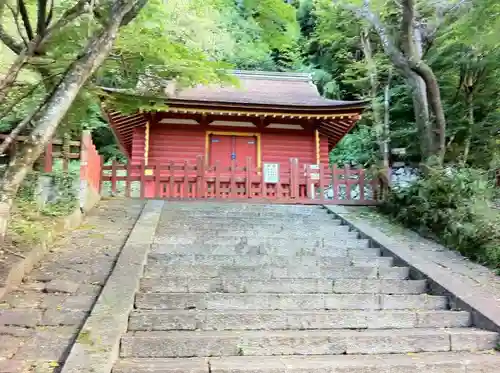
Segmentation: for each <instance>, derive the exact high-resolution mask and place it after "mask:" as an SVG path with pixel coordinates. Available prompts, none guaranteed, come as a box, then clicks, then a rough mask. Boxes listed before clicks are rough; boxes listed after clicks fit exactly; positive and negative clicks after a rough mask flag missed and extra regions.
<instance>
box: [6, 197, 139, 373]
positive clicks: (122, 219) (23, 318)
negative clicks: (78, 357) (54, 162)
mask: <svg viewBox="0 0 500 373" xmlns="http://www.w3.org/2000/svg"><path fill="white" fill-rule="evenodd" d="M142 207H143V201H130V200H128V201H126V200H110V201H103V202H101V203H100V205H99V206H98V207H97V208H96V209H95V210H94V211H93V212H92V213H91V214H90V215H89V216H88V217H87V219H86V220H85V222H84V224H83V225H82V226H81V227H80V228H79V229H77V230H75V231H73V232H70V233H68V234H67V235H65V236H63V237H61V239H60V240H59V241H58V243H57V245H56V246H55V247H54V248H53V250H52V251H51V252H50V253H49V254H48V255H47V256H46V258H45V259H44V260H43V261H42V262H41V264H40V266H39V268H37V269H35V270H33V272H32V273H31V274H30V275H29V277H28V278H27V279H25V282H24V283H23V284H22V285H21V287H20V288H19V289H18V290H17V291H14V292H12V293H10V294H8V295H7V296H6V297H5V298H4V299H2V300H1V301H0V373H21V372H22V373H25V372H37V373H38V372H39V373H42V372H43V373H50V372H53V371H57V370H58V366H59V365H61V363H62V362H63V361H64V360H65V358H66V355H67V352H68V348H69V346H70V345H71V344H72V341H73V340H74V338H75V336H76V334H77V333H78V331H79V329H80V327H81V325H82V324H83V322H84V321H85V319H86V317H87V315H88V313H89V311H90V309H91V308H92V306H93V304H94V301H95V299H96V297H97V295H98V294H99V293H100V291H101V288H102V286H103V285H104V283H105V282H106V279H107V277H108V275H109V274H110V271H111V270H112V268H113V265H114V263H115V260H116V258H117V256H118V254H119V252H120V249H121V247H122V245H123V243H124V242H125V240H126V238H127V236H128V234H129V233H130V231H131V229H132V227H133V225H134V223H135V222H136V220H137V218H138V216H139V214H140V212H141V210H142Z"/></svg>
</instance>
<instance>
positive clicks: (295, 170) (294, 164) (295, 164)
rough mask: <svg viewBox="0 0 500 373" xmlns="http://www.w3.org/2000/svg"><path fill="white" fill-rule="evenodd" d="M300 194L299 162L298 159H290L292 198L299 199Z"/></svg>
mask: <svg viewBox="0 0 500 373" xmlns="http://www.w3.org/2000/svg"><path fill="white" fill-rule="evenodd" d="M299 195H300V192H299V161H298V159H297V158H291V159H290V196H291V198H298V197H299Z"/></svg>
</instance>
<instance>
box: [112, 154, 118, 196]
mask: <svg viewBox="0 0 500 373" xmlns="http://www.w3.org/2000/svg"><path fill="white" fill-rule="evenodd" d="M116 166H117V164H116V160H115V159H113V161H112V162H111V194H112V195H115V194H116Z"/></svg>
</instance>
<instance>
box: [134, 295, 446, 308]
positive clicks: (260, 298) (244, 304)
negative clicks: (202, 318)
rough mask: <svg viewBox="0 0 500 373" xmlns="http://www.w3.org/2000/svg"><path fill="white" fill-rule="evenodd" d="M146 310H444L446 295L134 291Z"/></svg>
mask: <svg viewBox="0 0 500 373" xmlns="http://www.w3.org/2000/svg"><path fill="white" fill-rule="evenodd" d="M135 307H136V308H138V309H149V310H155V309H156V310H162V309H163V310H190V309H198V310H379V309H386V310H444V309H447V308H448V298H447V297H445V296H436V295H427V294H421V295H418V294H404V295H386V294H275V293H272V294H269V293H244V294H234V293H229V294H224V293H137V295H136V298H135Z"/></svg>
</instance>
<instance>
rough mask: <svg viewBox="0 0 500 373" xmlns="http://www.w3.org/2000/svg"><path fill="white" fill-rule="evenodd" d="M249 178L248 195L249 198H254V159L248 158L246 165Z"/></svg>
mask: <svg viewBox="0 0 500 373" xmlns="http://www.w3.org/2000/svg"><path fill="white" fill-rule="evenodd" d="M246 171H247V177H246V187H245V189H246V193H247V198H252V172H253V170H252V157H247V165H246Z"/></svg>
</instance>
